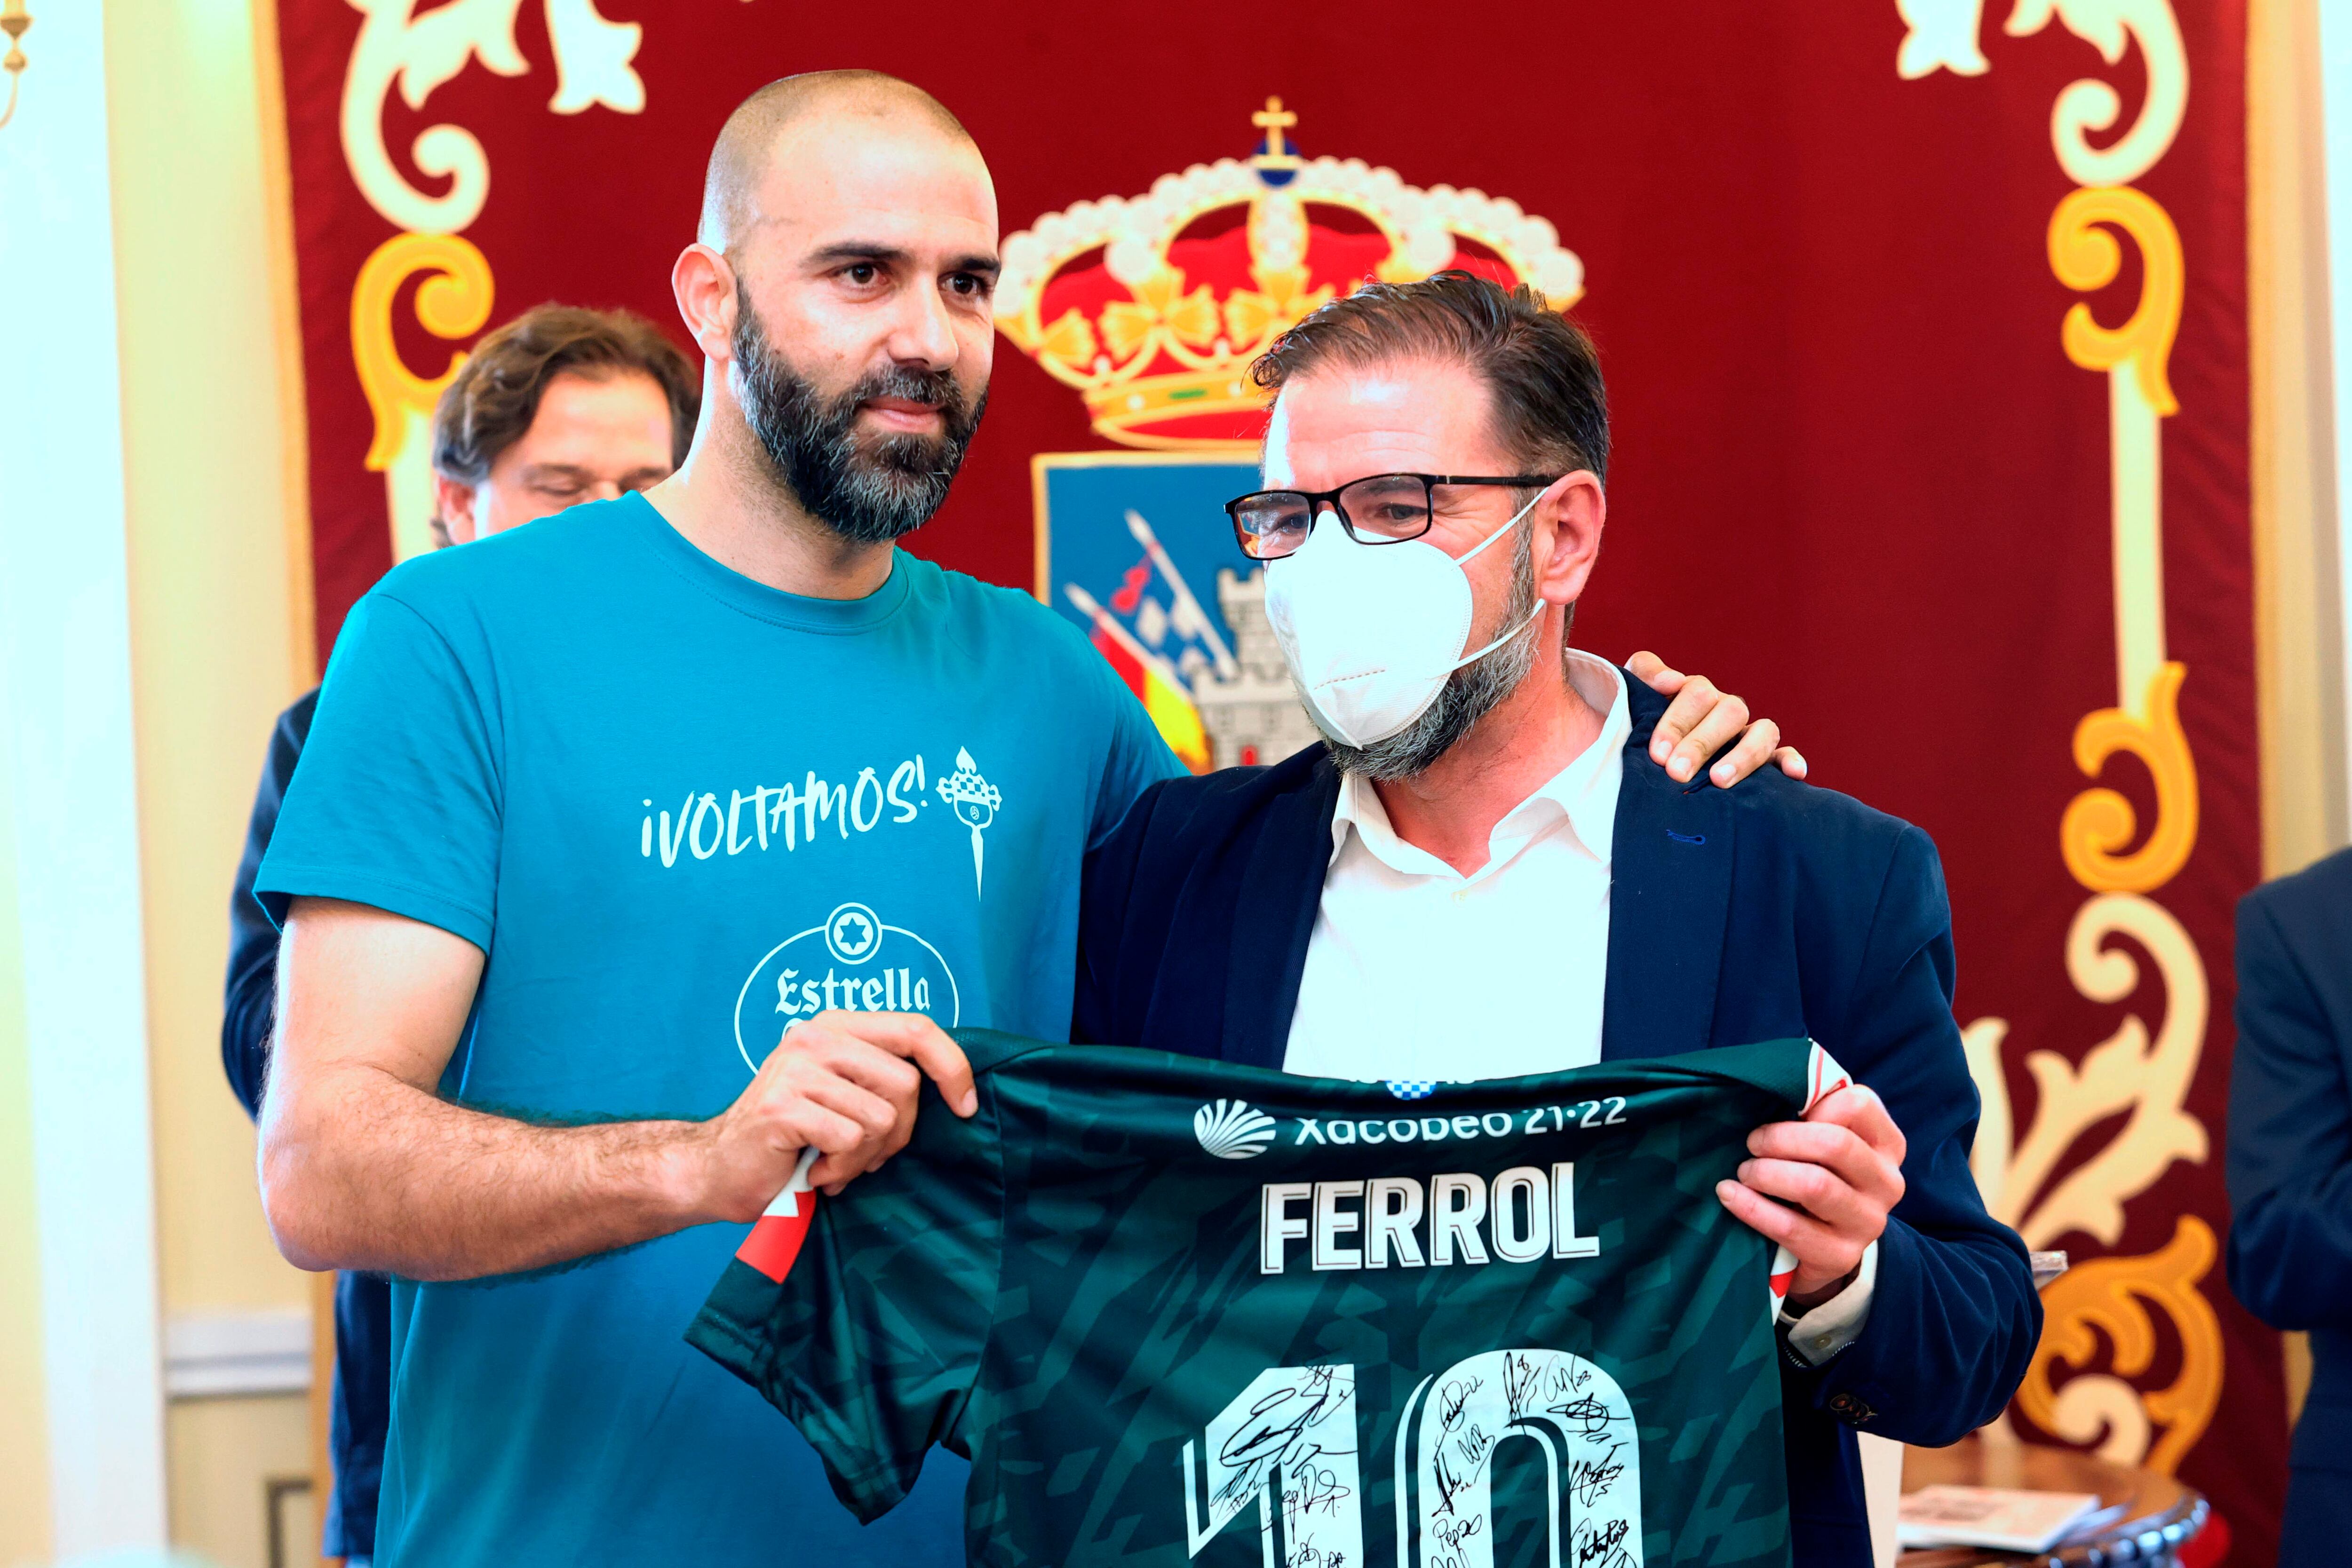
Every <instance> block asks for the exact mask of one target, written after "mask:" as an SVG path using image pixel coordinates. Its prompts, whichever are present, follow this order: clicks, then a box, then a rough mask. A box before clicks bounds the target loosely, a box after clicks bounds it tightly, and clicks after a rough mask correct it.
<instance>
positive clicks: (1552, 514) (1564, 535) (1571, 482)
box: [1535, 468, 1609, 604]
mask: <svg viewBox="0 0 2352 1568" xmlns="http://www.w3.org/2000/svg"><path fill="white" fill-rule="evenodd" d="M1535 515H1536V518H1537V520H1538V525H1539V526H1538V528H1537V530H1536V531H1537V540H1538V545H1540V544H1541V542H1542V540H1543V539H1544V538H1545V537H1546V536H1549V543H1550V549H1549V551H1546V550H1544V549H1540V548H1538V550H1537V552H1536V595H1537V597H1538V598H1540V599H1542V600H1544V601H1546V602H1548V603H1551V604H1573V603H1575V602H1576V601H1577V600H1578V599H1579V598H1580V596H1581V595H1582V594H1583V592H1584V584H1585V580H1586V579H1588V578H1590V577H1591V575H1592V563H1593V561H1594V559H1596V558H1598V557H1599V555H1600V554H1601V529H1602V528H1603V527H1605V526H1606V525H1607V523H1608V520H1609V501H1608V497H1605V496H1604V495H1603V494H1602V493H1601V481H1600V479H1599V478H1597V477H1596V476H1594V475H1593V474H1592V473H1591V471H1589V470H1587V469H1582V468H1580V469H1578V470H1577V471H1576V472H1575V473H1573V474H1567V475H1563V476H1560V477H1559V478H1558V479H1556V480H1554V481H1553V482H1552V486H1551V488H1550V489H1549V490H1546V491H1545V492H1544V493H1543V495H1542V497H1540V498H1539V499H1538V501H1537V503H1536V512H1535Z"/></svg>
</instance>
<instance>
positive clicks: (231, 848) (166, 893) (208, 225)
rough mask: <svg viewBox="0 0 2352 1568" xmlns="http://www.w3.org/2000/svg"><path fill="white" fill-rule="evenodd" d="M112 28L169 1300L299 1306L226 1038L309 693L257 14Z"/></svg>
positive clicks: (163, 17) (180, 5) (120, 13)
mask: <svg viewBox="0 0 2352 1568" xmlns="http://www.w3.org/2000/svg"><path fill="white" fill-rule="evenodd" d="M107 20H108V26H107V50H108V76H109V81H110V87H111V89H112V93H111V97H112V129H113V133H114V159H113V162H114V215H115V235H116V239H115V244H116V258H117V260H116V265H117V267H118V276H119V278H120V283H119V286H118V287H119V293H120V299H121V341H122V350H121V352H122V401H123V427H124V448H125V452H124V469H125V477H126V489H127V499H128V506H129V512H130V530H131V540H130V559H131V658H132V664H131V672H132V683H133V685H132V690H133V700H134V705H135V709H136V714H137V725H138V744H139V773H140V790H139V796H140V800H139V805H140V811H139V816H140V832H141V837H142V869H143V872H144V875H145V883H146V909H147V926H146V928H147V989H148V1000H147V1006H148V1017H149V1019H150V1030H151V1044H152V1057H153V1073H154V1095H155V1143H156V1151H155V1153H156V1185H157V1188H158V1191H157V1203H158V1220H159V1228H160V1231H161V1244H162V1249H163V1304H164V1310H165V1311H166V1312H182V1311H186V1310H188V1309H191V1308H207V1309H223V1308H234V1307H269V1306H289V1305H299V1304H300V1303H302V1302H304V1301H307V1300H308V1299H309V1298H308V1292H307V1289H306V1286H305V1284H304V1281H303V1279H302V1277H301V1276H300V1275H299V1274H298V1273H297V1272H296V1271H295V1270H292V1269H290V1268H289V1267H288V1266H287V1265H286V1264H285V1263H284V1262H283V1261H282V1260H279V1258H278V1254H277V1251H276V1249H274V1248H273V1247H272V1246H271V1244H270V1241H269V1237H268V1232H267V1230H266V1229H265V1228H264V1226H263V1224H262V1218H261V1210H260V1206H259V1203H258V1201H257V1198H256V1197H255V1191H254V1178H253V1135H252V1130H251V1127H250V1125H249V1124H247V1120H246V1117H245V1113H244V1112H243V1111H242V1110H241V1109H240V1108H239V1107H238V1105H237V1104H236V1100H235V1099H234V1097H233V1096H232V1095H231V1094H230V1093H229V1091H228V1087H227V1083H226V1081H225V1079H224V1078H223V1076H222V1073H221V1067H220V1044H219V1030H220V1014H221V977H222V971H223V969H224V967H225V966H226V957H227V950H228V947H227V944H228V938H227V926H226V920H227V909H228V891H229V883H230V880H231V878H232V876H233V874H234V873H235V872H236V862H237V854H238V851H239V849H240V847H241V845H242V843H243V841H244V835H245V827H246V818H247V812H248V811H249V810H250V809H251V807H252V803H253V789H254V783H255V780H256V779H257V778H258V776H259V773H260V768H261V760H262V756H263V752H264V748H265V745H266V742H267V740H268V735H269V727H270V723H271V720H272V719H273V718H274V716H276V715H277V713H278V710H279V709H280V708H281V707H283V706H285V705H286V704H287V703H288V702H289V701H290V700H292V698H293V697H294V696H295V695H296V694H297V689H298V688H297V686H296V684H295V680H296V670H297V667H298V649H297V646H296V643H295V629H296V620H297V618H296V616H295V615H294V613H293V611H292V608H291V606H290V604H289V592H288V582H289V577H288V562H287V537H288V530H287V518H288V517H289V493H288V484H287V476H288V473H289V468H288V465H287V461H286V436H285V434H284V422H283V420H282V417H281V413H282V401H283V395H284V393H283V388H282V386H281V382H280V355H279V352H278V348H279V345H278V311H277V302H276V299H275V298H274V297H273V294H272V292H271V280H272V278H273V277H274V276H275V268H276V265H277V263H276V258H275V257H274V256H273V254H272V246H271V239H272V236H273V234H274V232H275V230H274V226H273V224H272V221H271V219H270V216H269V214H268V204H266V202H265V200H264V191H265V189H266V188H267V187H266V183H265V181H264V177H263V169H264V163H263V156H262V135H261V120H262V116H261V109H260V104H261V98H260V93H259V90H258V87H257V71H256V53H255V48H254V36H253V18H252V12H251V10H250V8H249V5H248V4H247V0H144V3H142V4H141V5H135V6H131V5H110V6H109V7H108V13H107Z"/></svg>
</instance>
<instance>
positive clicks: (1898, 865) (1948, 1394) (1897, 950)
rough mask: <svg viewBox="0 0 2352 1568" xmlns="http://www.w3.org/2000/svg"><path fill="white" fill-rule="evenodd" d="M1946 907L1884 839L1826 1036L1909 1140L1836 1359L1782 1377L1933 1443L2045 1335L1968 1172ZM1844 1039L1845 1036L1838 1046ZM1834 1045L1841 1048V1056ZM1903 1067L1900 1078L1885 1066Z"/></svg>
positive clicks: (2033, 1298)
mask: <svg viewBox="0 0 2352 1568" xmlns="http://www.w3.org/2000/svg"><path fill="white" fill-rule="evenodd" d="M1952 979H1953V959H1952V938H1951V912H1950V906H1949V904H1948V900H1947V898H1946V896H1945V893H1944V882H1943V876H1942V873H1941V871H1940V868H1939V867H1938V865H1937V858H1936V850H1935V846H1934V844H1933V843H1932V842H1931V841H1929V840H1928V838H1927V834H1926V833H1924V832H1921V831H1919V830H1918V829H1917V828H1914V827H1908V826H1906V827H1905V828H1903V829H1902V831H1900V832H1899V833H1898V834H1897V835H1896V838H1895V843H1894V846H1893V851H1892V854H1891V856H1890V858H1889V862H1888V864H1887V868H1886V872H1885V877H1884V879H1883V882H1882V884H1881V888H1880V893H1879V898H1878V905H1877V909H1876V912H1875V913H1874V916H1873V920H1872V927H1871V932H1870V936H1869V939H1868V942H1867V944H1866V946H1865V947H1864V956H1863V963H1862V967H1861V970H1860V973H1859V975H1858V976H1857V977H1856V980H1855V983H1854V985H1853V988H1852V990H1851V992H1850V993H1849V994H1850V996H1851V998H1852V1000H1851V1002H1850V1004H1849V1006H1848V1008H1847V1009H1846V1010H1845V1017H1844V1018H1843V1019H1841V1020H1839V1027H1838V1032H1837V1034H1836V1035H1835V1036H1831V1035H1826V1034H1825V1036H1824V1038H1823V1039H1822V1044H1823V1045H1824V1046H1825V1047H1826V1048H1827V1049H1828V1050H1829V1051H1830V1052H1831V1054H1832V1055H1833V1056H1837V1057H1838V1058H1839V1060H1840V1061H1843V1062H1844V1063H1845V1064H1846V1065H1847V1066H1848V1068H1849V1070H1853V1064H1854V1062H1856V1061H1865V1062H1875V1063H1879V1064H1881V1066H1880V1067H1879V1069H1878V1071H1874V1072H1872V1073H1871V1076H1872V1077H1873V1078H1874V1079H1875V1080H1876V1081H1877V1082H1875V1083H1874V1085H1873V1087H1874V1090H1875V1091H1876V1092H1877V1093H1878V1094H1879V1096H1880V1098H1881V1099H1882V1100H1883V1102H1884V1103H1885V1107H1886V1110H1887V1113H1889V1114H1890V1115H1891V1116H1892V1117H1893V1118H1894V1121H1895V1125H1896V1126H1898V1127H1900V1128H1901V1129H1902V1130H1903V1132H1904V1134H1905V1135H1906V1142H1907V1150H1906V1158H1905V1159H1904V1161H1903V1166H1902V1171H1903V1176H1904V1179H1905V1190H1904V1194H1903V1197H1902V1199H1901V1200H1900V1201H1899V1202H1898V1203H1896V1204H1895V1208H1894V1211H1893V1213H1892V1214H1891V1215H1889V1217H1888V1218H1887V1220H1886V1226H1885V1232H1884V1233H1883V1234H1882V1235H1881V1236H1880V1238H1879V1243H1878V1254H1877V1268H1876V1276H1875V1279H1874V1281H1873V1287H1872V1293H1871V1301H1870V1312H1869V1319H1868V1321H1867V1322H1865V1323H1864V1326H1863V1329H1862V1331H1861V1333H1859V1334H1858V1335H1857V1336H1856V1337H1855V1339H1854V1341H1853V1343H1852V1344H1851V1345H1849V1346H1848V1347H1847V1348H1846V1349H1845V1351H1844V1352H1843V1354H1839V1355H1838V1356H1836V1357H1835V1358H1834V1359H1833V1360H1831V1361H1829V1362H1827V1363H1825V1364H1822V1365H1821V1366H1819V1367H1814V1368H1811V1369H1810V1370H1800V1369H1798V1368H1795V1367H1790V1369H1789V1375H1790V1377H1792V1378H1795V1379H1797V1380H1798V1382H1797V1384H1796V1385H1793V1387H1792V1392H1793V1391H1794V1388H1795V1387H1802V1386H1804V1385H1811V1396H1812V1400H1813V1402H1814V1403H1815V1404H1816V1405H1827V1404H1828V1403H1829V1402H1830V1401H1831V1400H1832V1399H1833V1398H1834V1397H1835V1396H1837V1395H1839V1394H1841V1393H1843V1394H1848V1395H1851V1396H1853V1398H1854V1399H1856V1400H1859V1401H1860V1402H1861V1404H1862V1405H1863V1406H1866V1407H1867V1408H1868V1409H1869V1410H1870V1411H1871V1412H1872V1413H1873V1414H1872V1416H1871V1418H1870V1419H1869V1420H1867V1421H1866V1422H1864V1425H1865V1426H1866V1427H1868V1429H1869V1430H1871V1431H1874V1432H1877V1433H1879V1434H1880V1435H1882V1436H1885V1437H1898V1438H1900V1439H1902V1440H1903V1441H1905V1442H1908V1443H1916V1444H1921V1445H1925V1446H1927V1447H1941V1446H1943V1445H1945V1444H1948V1443H1951V1442H1955V1441H1958V1439H1959V1438H1960V1437H1964V1436H1965V1435H1967V1434H1968V1433H1969V1432H1970V1431H1972V1430H1974V1429H1975V1428H1976V1427H1980V1426H1982V1425H1983V1424H1984V1423H1986V1422H1987V1421H1990V1420H1991V1419H1992V1418H1993V1417H1994V1416H1998V1415H1999V1414H2000V1412H2001V1410H2002V1409H2003V1408H2005V1407H2006V1406H2007V1405H2008V1403H2009V1400H2010V1398H2011V1396H2012V1395H2013V1394H2014V1393H2015V1392H2016V1389H2017V1385H2018V1384H2019V1383H2020V1382H2021V1381H2022V1380H2023V1378H2024V1375H2025V1369H2026V1365H2027V1363H2028V1361H2029V1360H2030V1359H2031V1358H2032V1354H2033V1347H2034V1345H2035V1344H2036V1343H2038V1342H2039V1340H2040V1338H2041V1334H2042V1303H2041V1301H2040V1298H2039V1297H2038V1296H2037V1295H2036V1294H2035V1291H2034V1289H2033V1277H2032V1270H2031V1268H2030V1267H2029V1265H2028V1263H2027V1260H2026V1255H2025V1246H2024V1243H2023V1242H2021V1240H2019V1239H2018V1237H2017V1234H2016V1232H2014V1231H2012V1230H2011V1229H2010V1228H2008V1227H2007V1226H2005V1225H2002V1224H2001V1223H2000V1222H1999V1221H1998V1220H1996V1219H1994V1218H1992V1217H1991V1216H1990V1215H1989V1214H1988V1213H1986V1211H1985V1208H1984V1205H1983V1203H1982V1201H1981V1200H1980V1199H1979V1196H1978V1193H1977V1187H1976V1180H1975V1177H1974V1176H1972V1175H1971V1174H1970V1172H1969V1143H1970V1141H1971V1140H1972V1139H1973V1137H1974V1135H1975V1128H1976V1107H1977V1103H1978V1102H1977V1095H1976V1089H1975V1085H1974V1083H1973V1082H1971V1081H1970V1079H1969V1072H1968V1061H1967V1056H1966V1053H1965V1052H1964V1051H1963V1049H1962V1047H1961V1043H1960V1038H1959V1029H1958V1024H1957V1023H1956V1022H1955V1021H1954V1019H1953V1018H1952V1010H1951V998H1952ZM1849 1042H1850V1043H1849ZM1842 1046H1843V1047H1844V1048H1845V1049H1844V1050H1843V1051H1842V1050H1841V1047H1842ZM1895 1064H1899V1066H1900V1069H1901V1076H1899V1077H1898V1076H1896V1074H1895V1072H1894V1071H1888V1068H1889V1067H1891V1066H1895Z"/></svg>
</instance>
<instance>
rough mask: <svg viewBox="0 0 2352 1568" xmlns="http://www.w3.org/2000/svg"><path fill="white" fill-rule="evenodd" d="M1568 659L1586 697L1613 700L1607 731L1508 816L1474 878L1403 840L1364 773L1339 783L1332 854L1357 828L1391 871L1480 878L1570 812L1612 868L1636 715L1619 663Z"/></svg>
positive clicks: (1579, 833)
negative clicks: (1627, 751) (1619, 800)
mask: <svg viewBox="0 0 2352 1568" xmlns="http://www.w3.org/2000/svg"><path fill="white" fill-rule="evenodd" d="M1568 664H1569V678H1570V680H1571V681H1573V682H1574V683H1575V685H1576V690H1577V694H1578V695H1580V696H1581V697H1583V698H1584V700H1585V701H1586V702H1588V703H1591V705H1592V706H1595V707H1599V706H1601V704H1602V703H1603V702H1606V703H1607V704H1608V708H1607V711H1606V712H1605V713H1604V715H1603V716H1602V717H1601V733H1600V734H1599V735H1598V736H1596V737H1593V740H1592V743H1591V745H1590V746H1587V747H1585V748H1584V749H1583V750H1582V751H1580V752H1578V753H1577V754H1576V756H1575V757H1573V758H1570V760H1569V763H1568V766H1567V767H1565V768H1561V769H1560V770H1559V772H1557V773H1555V774H1553V775H1552V776H1551V778H1550V779H1549V780H1547V781H1546V782H1545V784H1544V785H1543V786H1542V788H1540V789H1538V790H1536V792H1535V793H1534V794H1532V795H1529V796H1528V798H1527V799H1526V800H1522V801H1520V802H1519V803H1518V804H1517V806H1514V807H1512V808H1511V810H1508V811H1507V812H1505V813H1504V815H1503V820H1502V821H1499V822H1497V823H1496V824H1495V831H1493V833H1492V834H1490V835H1489V836H1488V838H1487V841H1486V842H1487V849H1488V856H1487V861H1486V865H1485V866H1483V867H1481V868H1480V869H1479V871H1478V872H1477V873H1476V874H1475V876H1472V877H1467V878H1464V877H1462V876H1461V873H1458V872H1456V871H1455V870H1454V868H1453V867H1452V866H1450V865H1447V864H1446V863H1445V862H1444V861H1442V860H1439V859H1438V858H1437V857H1436V856H1435V855H1433V854H1431V853H1430V852H1428V851H1427V850H1424V849H1422V848H1421V847H1420V846H1418V845H1416V844H1410V843H1407V842H1406V841H1404V840H1402V839H1401V838H1399V837H1398V836H1397V833H1396V830H1395V829H1394V828H1393V827H1391V825H1390V823H1389V813H1388V808H1386V807H1385V806H1383V805H1381V796H1380V791H1379V790H1377V789H1374V788H1372V782H1371V780H1370V779H1366V778H1364V777H1363V776H1362V775H1361V774H1357V773H1351V774H1349V775H1348V776H1346V777H1345V778H1344V779H1341V780H1340V782H1339V806H1338V807H1337V809H1335V810H1333V811H1332V813H1331V858H1332V859H1333V860H1335V861H1336V860H1338V859H1339V852H1340V851H1341V850H1343V849H1345V848H1346V847H1347V843H1348V832H1349V829H1350V828H1352V829H1354V830H1355V833H1356V836H1357V838H1359V839H1360V840H1361V841H1362V842H1363V845H1364V848H1365V849H1366V850H1368V851H1370V852H1371V854H1372V855H1373V856H1374V857H1375V858H1376V859H1378V860H1380V861H1381V862H1383V863H1384V864H1386V865H1387V866H1389V867H1390V868H1391V870H1394V871H1399V872H1406V873H1413V874H1416V875H1423V876H1446V877H1454V878H1457V879H1459V880H1463V881H1470V882H1475V881H1476V880H1478V878H1480V877H1484V876H1486V875H1488V874H1489V873H1493V872H1495V871H1496V870H1498V869H1499V868H1500V867H1501V866H1503V865H1504V864H1505V863H1506V862H1508V861H1509V860H1510V859H1511V858H1512V857H1513V856H1515V855H1516V854H1517V853H1518V852H1519V851H1520V850H1521V849H1523V848H1525V847H1526V846H1527V845H1528V842H1529V841H1532V840H1533V839H1534V838H1535V837H1536V836H1537V835H1538V833H1540V832H1542V831H1544V830H1545V829H1546V828H1548V827H1549V825H1550V824H1551V823H1552V822H1554V821H1558V820H1559V819H1560V818H1562V817H1565V818H1566V819H1567V821H1568V827H1569V831H1570V833H1571V834H1573V835H1574V837H1575V839H1576V841H1577V842H1578V843H1579V844H1580V845H1581V846H1583V848H1584V850H1585V852H1587V853H1588V854H1590V855H1591V856H1592V857H1593V859H1595V860H1597V861H1599V862H1601V864H1602V865H1607V864H1608V863H1609V857H1610V855H1611V853H1612V851H1613V849H1614V847H1615V842H1616V836H1617V796H1618V792H1619V788H1620V786H1621V785H1622V783H1623V781H1624V768H1625V758H1624V750H1625V741H1626V737H1629V736H1630V735H1632V733H1633V712H1632V709H1631V707H1630V706H1629V705H1628V702H1627V699H1626V695H1625V677H1624V676H1623V675H1622V674H1620V673H1619V671H1618V669H1617V666H1616V665H1614V664H1611V663H1609V662H1608V661H1607V660H1605V659H1600V658H1596V657H1594V656H1593V655H1592V654H1591V653H1585V652H1583V651H1582V650H1580V649H1576V648H1571V649H1570V650H1569V651H1568Z"/></svg>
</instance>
